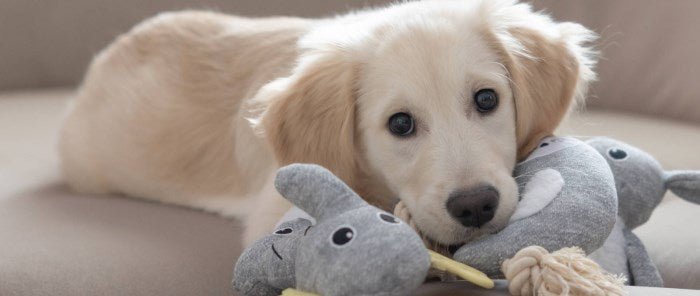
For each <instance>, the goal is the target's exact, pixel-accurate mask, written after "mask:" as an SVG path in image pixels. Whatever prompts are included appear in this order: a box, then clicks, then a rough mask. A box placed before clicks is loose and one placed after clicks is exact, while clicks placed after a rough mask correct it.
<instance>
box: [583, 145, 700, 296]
mask: <svg viewBox="0 0 700 296" xmlns="http://www.w3.org/2000/svg"><path fill="white" fill-rule="evenodd" d="M587 143H588V144H590V145H591V146H593V147H594V148H595V149H596V150H598V152H599V153H600V154H601V155H603V156H604V157H605V159H606V160H607V161H608V164H609V165H610V168H611V169H612V172H613V175H614V176H615V183H616V187H617V196H618V204H619V207H618V218H617V222H616V223H615V227H614V228H613V231H612V233H611V234H610V236H609V237H608V239H607V240H606V241H605V244H604V245H603V246H602V247H601V248H600V249H599V250H597V251H595V252H593V254H591V256H590V257H591V258H592V259H593V260H595V261H596V262H598V263H599V264H600V265H601V266H602V267H603V268H605V269H606V270H608V271H609V272H611V273H614V274H621V275H624V276H625V277H626V278H627V279H628V282H627V284H629V285H635V286H653V287H662V286H663V280H662V279H661V276H660V275H659V272H658V270H657V269H656V266H654V263H653V262H652V261H651V259H650V258H649V254H647V252H646V249H645V248H644V245H643V244H642V242H641V240H640V239H639V238H638V237H637V236H636V235H635V234H634V233H632V229H634V228H636V227H637V226H639V225H642V224H644V223H645V222H646V221H647V220H649V217H650V216H651V213H652V211H653V210H654V209H655V208H656V206H657V205H659V203H660V202H661V199H662V198H663V197H664V194H665V193H666V191H667V190H671V191H672V192H673V193H675V194H676V195H678V196H679V197H681V198H683V199H686V200H688V201H691V202H695V203H700V171H664V170H663V168H662V167H661V165H660V164H659V163H658V162H657V161H656V159H654V157H652V156H651V155H649V154H648V153H646V152H644V151H642V150H640V149H639V148H636V147H632V146H630V145H629V144H626V143H623V142H620V141H617V140H614V139H610V138H604V137H598V138H592V139H590V140H588V141H587Z"/></svg>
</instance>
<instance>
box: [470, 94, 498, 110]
mask: <svg viewBox="0 0 700 296" xmlns="http://www.w3.org/2000/svg"><path fill="white" fill-rule="evenodd" d="M474 103H475V104H476V110H478V111H479V112H481V113H489V112H491V111H493V110H495V109H496V107H498V95H497V94H496V91H494V90H493V89H488V88H487V89H482V90H479V91H477V92H476V94H474Z"/></svg>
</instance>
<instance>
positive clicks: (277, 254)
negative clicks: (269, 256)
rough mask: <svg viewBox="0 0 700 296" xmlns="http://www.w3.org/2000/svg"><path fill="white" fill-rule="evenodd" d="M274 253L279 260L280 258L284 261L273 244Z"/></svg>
mask: <svg viewBox="0 0 700 296" xmlns="http://www.w3.org/2000/svg"><path fill="white" fill-rule="evenodd" d="M272 252H273V253H275V256H277V258H280V260H284V259H282V256H280V253H278V252H277V250H276V249H275V244H272Z"/></svg>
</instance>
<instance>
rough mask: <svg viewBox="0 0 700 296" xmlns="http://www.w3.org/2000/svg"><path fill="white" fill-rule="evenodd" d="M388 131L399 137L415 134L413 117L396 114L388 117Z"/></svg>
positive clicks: (405, 114)
mask: <svg viewBox="0 0 700 296" xmlns="http://www.w3.org/2000/svg"><path fill="white" fill-rule="evenodd" d="M388 125H389V131H390V132H391V133H392V134H394V135H396V136H399V137H408V136H410V135H412V134H414V133H415V123H414V120H413V117H412V116H411V115H410V114H408V113H403V112H401V113H396V114H394V115H391V117H389V123H388Z"/></svg>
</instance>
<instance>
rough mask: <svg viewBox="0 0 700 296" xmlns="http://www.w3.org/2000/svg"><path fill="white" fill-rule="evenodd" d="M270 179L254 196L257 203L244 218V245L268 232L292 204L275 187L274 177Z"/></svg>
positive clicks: (248, 244)
mask: <svg viewBox="0 0 700 296" xmlns="http://www.w3.org/2000/svg"><path fill="white" fill-rule="evenodd" d="M270 179H271V180H270V181H268V182H267V183H266V184H265V186H264V187H263V189H262V190H261V191H260V193H258V196H256V197H254V200H256V201H257V203H256V205H255V207H253V210H252V212H251V213H250V214H249V215H248V217H247V219H246V223H245V224H246V225H245V232H244V233H243V246H244V247H247V246H250V245H251V244H252V243H254V242H255V241H256V240H258V239H260V238H261V237H263V236H265V235H267V234H270V232H272V230H273V228H274V227H275V225H276V224H277V222H279V220H280V219H281V218H282V216H284V214H285V213H286V212H287V211H289V209H291V208H292V204H291V203H290V202H289V201H287V200H286V199H285V198H284V197H282V195H280V194H279V192H277V190H276V189H275V186H274V177H273V178H270Z"/></svg>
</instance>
